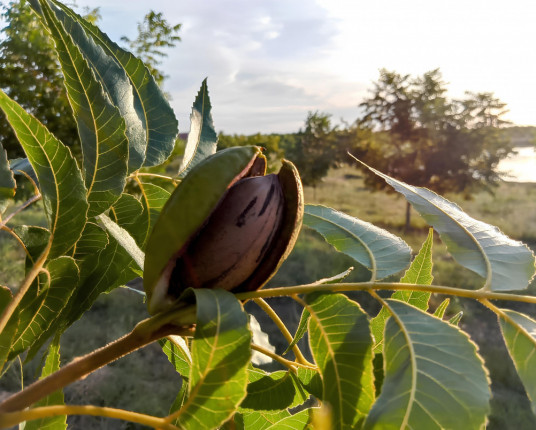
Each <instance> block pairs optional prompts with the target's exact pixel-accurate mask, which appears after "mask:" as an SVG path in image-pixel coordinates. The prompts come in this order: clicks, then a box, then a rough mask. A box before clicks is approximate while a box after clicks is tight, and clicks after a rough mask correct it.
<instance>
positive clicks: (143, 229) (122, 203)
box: [110, 194, 148, 246]
mask: <svg viewBox="0 0 536 430" xmlns="http://www.w3.org/2000/svg"><path fill="white" fill-rule="evenodd" d="M112 215H113V218H112V219H114V221H115V222H116V223H117V225H119V226H120V227H122V228H124V229H125V230H126V231H128V232H129V233H130V235H131V236H132V237H133V238H134V240H136V243H137V244H138V245H139V246H142V245H143V241H144V240H145V236H146V235H147V227H148V226H147V219H146V218H144V217H143V205H142V204H141V202H140V201H139V200H138V199H137V198H136V197H134V196H133V195H131V194H121V197H120V198H119V200H117V201H116V202H115V203H114V205H113V206H112V208H111V215H110V217H112Z"/></svg>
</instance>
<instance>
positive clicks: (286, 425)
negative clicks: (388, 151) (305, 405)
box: [265, 409, 311, 430]
mask: <svg viewBox="0 0 536 430" xmlns="http://www.w3.org/2000/svg"><path fill="white" fill-rule="evenodd" d="M309 421H311V409H305V410H303V411H300V412H298V413H296V414H294V415H291V416H289V417H285V418H283V419H281V420H279V421H277V422H275V423H273V424H272V425H271V426H269V427H265V429H266V430H284V429H288V430H301V429H306V428H309V426H308V424H309Z"/></svg>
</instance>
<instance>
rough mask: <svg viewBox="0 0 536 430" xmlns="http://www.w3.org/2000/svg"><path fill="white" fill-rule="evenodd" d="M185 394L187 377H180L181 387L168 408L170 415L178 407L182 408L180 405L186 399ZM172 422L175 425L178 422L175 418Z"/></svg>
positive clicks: (186, 392)
mask: <svg viewBox="0 0 536 430" xmlns="http://www.w3.org/2000/svg"><path fill="white" fill-rule="evenodd" d="M187 396H188V378H184V377H182V384H181V389H180V390H179V393H178V394H177V397H175V400H174V401H173V404H172V405H171V407H170V408H169V414H170V415H171V414H173V413H174V412H177V411H178V410H179V409H180V408H182V405H184V402H185V401H186V398H187ZM173 424H175V425H176V424H178V422H177V420H175V421H174V422H173Z"/></svg>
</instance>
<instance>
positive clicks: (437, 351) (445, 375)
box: [363, 299, 491, 430]
mask: <svg viewBox="0 0 536 430" xmlns="http://www.w3.org/2000/svg"><path fill="white" fill-rule="evenodd" d="M386 306H387V307H388V309H389V311H390V312H391V318H389V320H388V321H387V324H386V326H385V335H384V336H385V341H384V349H383V358H384V373H385V379H384V381H383V385H382V388H381V394H380V396H379V397H378V399H377V400H376V403H374V406H373V407H372V409H371V410H370V413H369V415H368V417H367V418H366V421H365V423H364V427H363V428H364V429H367V430H368V429H382V430H383V429H401V428H404V429H408V428H414V429H426V430H434V429H437V430H440V429H464V430H471V429H475V430H480V429H482V428H483V426H484V424H485V422H486V419H487V418H486V417H487V415H488V413H489V411H490V406H489V400H490V397H491V392H490V388H489V380H488V375H487V372H486V369H485V368H484V363H483V361H482V359H481V358H480V356H479V355H478V353H477V349H476V345H475V344H474V343H473V342H471V340H469V338H468V337H467V335H466V334H465V333H463V332H462V331H460V330H459V329H458V328H457V327H455V326H453V325H451V324H449V323H448V322H445V321H442V320H440V319H438V318H436V317H434V316H432V315H430V314H427V313H426V312H424V311H422V310H420V309H417V308H415V307H413V306H410V305H408V304H407V303H404V302H401V301H398V300H393V299H388V300H386Z"/></svg>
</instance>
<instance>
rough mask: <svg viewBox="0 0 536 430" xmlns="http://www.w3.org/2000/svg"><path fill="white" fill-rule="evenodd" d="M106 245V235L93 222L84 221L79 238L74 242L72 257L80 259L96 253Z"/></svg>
mask: <svg viewBox="0 0 536 430" xmlns="http://www.w3.org/2000/svg"><path fill="white" fill-rule="evenodd" d="M106 245H108V235H107V234H106V232H105V231H104V230H103V229H102V228H100V227H99V226H98V225H97V224H95V223H93V222H88V223H86V226H85V227H84V231H83V232H82V236H81V237H80V240H79V241H78V242H77V243H76V248H75V253H74V258H75V259H77V260H80V259H82V258H84V257H87V256H88V255H92V254H96V253H97V252H99V251H100V250H102V249H103V248H104V247H106Z"/></svg>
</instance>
